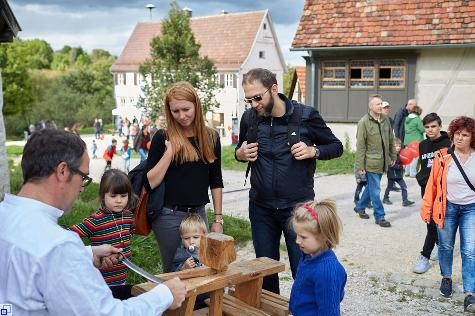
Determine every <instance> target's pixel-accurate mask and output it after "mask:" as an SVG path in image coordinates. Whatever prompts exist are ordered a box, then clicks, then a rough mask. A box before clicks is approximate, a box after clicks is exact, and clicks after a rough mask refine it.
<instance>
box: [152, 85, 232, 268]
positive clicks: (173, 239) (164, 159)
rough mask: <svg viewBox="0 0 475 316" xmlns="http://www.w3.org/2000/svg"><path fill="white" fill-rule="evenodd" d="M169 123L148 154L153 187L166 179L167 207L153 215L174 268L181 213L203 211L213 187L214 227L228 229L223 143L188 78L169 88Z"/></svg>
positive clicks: (167, 260)
mask: <svg viewBox="0 0 475 316" xmlns="http://www.w3.org/2000/svg"><path fill="white" fill-rule="evenodd" d="M164 111H165V116H166V119H167V129H166V130H163V129H161V130H159V131H157V133H156V134H155V135H154V137H153V139H152V144H151V146H150V152H149V156H148V160H147V170H148V173H147V180H148V182H149V184H150V188H151V189H154V188H156V187H157V186H158V185H160V183H162V182H164V184H165V199H164V200H165V201H164V207H163V208H162V209H161V210H160V211H159V212H158V214H157V216H155V217H154V219H153V220H152V230H153V232H154V234H155V238H156V239H157V243H158V246H159V248H160V255H161V258H162V265H163V271H164V272H170V271H172V262H173V256H174V254H175V250H176V249H177V248H178V247H179V245H180V241H181V240H180V234H179V232H178V230H179V227H180V223H181V221H182V219H183V218H184V217H186V216H188V215H189V214H190V213H197V214H199V215H201V217H202V218H203V219H204V221H205V223H207V222H208V221H207V217H206V213H205V205H206V204H207V203H209V198H208V188H210V189H211V196H212V200H213V207H214V214H215V221H214V223H213V224H212V226H211V231H214V232H219V233H221V232H222V231H223V219H222V200H223V178H222V173H221V143H220V140H219V135H218V133H217V132H216V131H215V130H213V129H211V128H209V127H207V126H206V125H205V120H204V117H203V109H202V106H201V101H200V99H199V97H198V94H197V93H196V90H195V89H194V87H193V86H192V85H191V84H190V83H188V82H185V81H182V82H178V83H175V84H173V85H172V86H171V87H169V88H168V90H167V92H166V94H165V100H164Z"/></svg>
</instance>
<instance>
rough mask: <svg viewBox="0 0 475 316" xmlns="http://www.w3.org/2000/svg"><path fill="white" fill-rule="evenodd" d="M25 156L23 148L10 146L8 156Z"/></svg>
mask: <svg viewBox="0 0 475 316" xmlns="http://www.w3.org/2000/svg"><path fill="white" fill-rule="evenodd" d="M22 154H23V146H19V145H10V146H7V156H15V157H18V156H21V155H22Z"/></svg>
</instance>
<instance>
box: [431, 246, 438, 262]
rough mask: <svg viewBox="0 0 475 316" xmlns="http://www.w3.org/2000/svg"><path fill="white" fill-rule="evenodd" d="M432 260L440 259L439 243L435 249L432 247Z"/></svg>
mask: <svg viewBox="0 0 475 316" xmlns="http://www.w3.org/2000/svg"><path fill="white" fill-rule="evenodd" d="M430 260H432V261H437V260H439V247H438V246H437V245H435V247H434V249H432V252H431V253H430Z"/></svg>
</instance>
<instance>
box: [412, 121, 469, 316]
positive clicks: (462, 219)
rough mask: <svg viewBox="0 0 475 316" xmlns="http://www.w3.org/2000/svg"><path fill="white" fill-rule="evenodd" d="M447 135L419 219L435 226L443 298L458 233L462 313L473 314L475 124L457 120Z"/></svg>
mask: <svg viewBox="0 0 475 316" xmlns="http://www.w3.org/2000/svg"><path fill="white" fill-rule="evenodd" d="M448 132H449V136H450V139H451V141H452V143H453V145H452V147H451V148H448V149H441V150H440V151H438V152H436V155H435V158H434V161H433V163H432V170H431V173H430V176H429V181H428V182H427V186H426V190H425V194H424V198H423V201H422V206H421V217H422V219H423V220H424V221H425V222H426V223H429V222H430V220H431V219H433V220H434V222H435V223H436V224H437V232H438V237H439V265H440V272H441V275H442V282H441V285H440V294H441V295H443V296H445V297H451V296H452V261H453V251H454V243H455V235H456V233H457V229H458V230H459V234H460V252H461V257H462V280H463V290H464V293H465V301H464V310H465V311H466V312H471V313H475V296H474V295H475V188H474V185H475V120H474V119H473V118H470V117H467V116H460V117H457V118H455V119H454V120H453V121H452V122H450V125H449V129H448ZM457 161H458V163H457ZM464 174H465V175H464Z"/></svg>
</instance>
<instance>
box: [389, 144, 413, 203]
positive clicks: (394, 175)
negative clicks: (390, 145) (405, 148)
mask: <svg viewBox="0 0 475 316" xmlns="http://www.w3.org/2000/svg"><path fill="white" fill-rule="evenodd" d="M394 147H395V148H394V150H395V152H396V161H395V162H394V164H391V165H390V166H389V167H388V171H387V173H386V175H387V177H388V186H387V187H386V191H385V192H384V198H383V203H384V204H388V205H391V204H393V203H392V202H391V201H390V200H389V192H390V191H391V189H392V188H393V187H394V183H397V184H399V187H400V188H401V195H402V206H411V205H412V204H414V202H413V201H409V200H408V198H407V184H406V181H404V166H403V165H402V164H401V160H400V158H399V152H400V151H401V140H399V139H397V138H396V139H395V140H394Z"/></svg>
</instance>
